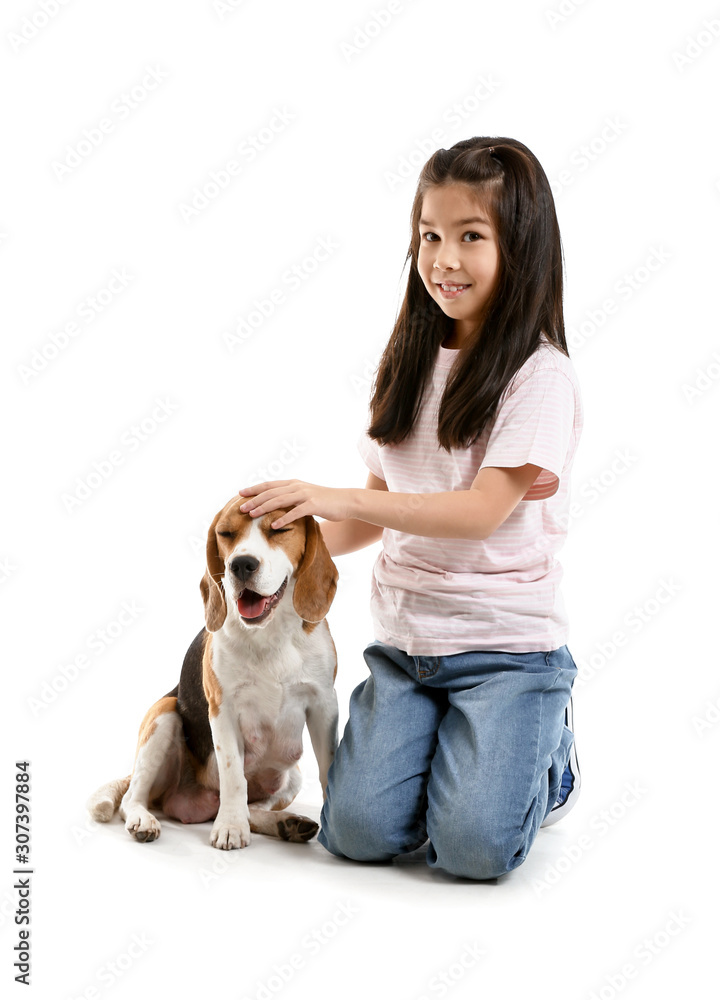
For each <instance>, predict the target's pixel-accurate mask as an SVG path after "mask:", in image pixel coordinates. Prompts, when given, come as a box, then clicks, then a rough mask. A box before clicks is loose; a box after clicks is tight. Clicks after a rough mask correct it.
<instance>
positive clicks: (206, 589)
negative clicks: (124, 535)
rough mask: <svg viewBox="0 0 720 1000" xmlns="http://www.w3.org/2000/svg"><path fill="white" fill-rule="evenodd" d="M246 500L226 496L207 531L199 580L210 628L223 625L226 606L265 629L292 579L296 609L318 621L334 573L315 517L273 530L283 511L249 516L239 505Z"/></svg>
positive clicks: (327, 603)
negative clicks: (204, 562) (205, 566)
mask: <svg viewBox="0 0 720 1000" xmlns="http://www.w3.org/2000/svg"><path fill="white" fill-rule="evenodd" d="M245 500H246V498H245V497H240V496H237V497H234V498H233V499H232V500H230V501H228V503H226V504H225V506H224V507H223V509H222V510H221V511H219V512H218V513H217V514H216V515H215V518H214V520H213V522H212V524H211V525H210V529H209V531H208V539H207V570H206V571H205V575H204V576H203V578H202V580H201V581H200V592H201V593H202V598H203V603H204V605H205V624H206V626H207V630H208V632H217V631H218V630H219V629H221V628H222V627H223V625H224V624H225V620H226V618H227V616H228V608H229V607H230V609H231V611H230V614H232V615H234V616H236V618H237V621H238V622H239V623H240V624H241V625H242V626H244V627H245V628H248V629H256V628H264V627H265V626H266V625H267V624H268V622H270V621H271V620H272V618H273V617H274V615H275V609H276V608H277V607H278V605H279V604H280V602H281V601H282V600H283V597H284V595H285V591H286V588H287V586H288V584H289V583H290V581H291V580H292V581H293V587H292V603H293V607H294V608H295V611H296V612H297V614H298V615H299V616H300V617H301V618H302V619H303V621H306V622H319V621H322V620H323V618H324V617H325V616H326V615H327V613H328V611H329V609H330V605H331V604H332V601H333V598H334V596H335V590H336V586H337V578H338V572H337V569H336V568H335V564H334V563H333V561H332V559H331V558H330V553H329V552H328V550H327V547H326V545H325V541H324V539H323V537H322V533H321V531H320V527H319V525H318V523H317V521H316V520H315V518H314V517H312V516H310V515H307V516H305V517H302V518H299V519H298V520H297V521H293V522H292V523H291V524H288V525H286V526H285V527H284V528H280V529H279V530H274V529H273V528H271V527H270V525H271V524H272V522H273V521H276V520H277V519H278V518H279V517H280V516H281V515H282V514H285V513H287V510H284V509H283V508H278V509H277V510H274V511H271V512H268V513H267V514H264V515H262V516H260V517H256V518H253V517H250V515H249V514H244V513H243V512H242V511H241V510H240V506H241V505H242V504H243V503H245Z"/></svg>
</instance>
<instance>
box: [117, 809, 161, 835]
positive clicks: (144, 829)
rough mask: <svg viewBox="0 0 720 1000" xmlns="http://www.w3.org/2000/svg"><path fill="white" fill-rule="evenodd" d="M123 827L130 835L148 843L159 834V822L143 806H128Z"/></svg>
mask: <svg viewBox="0 0 720 1000" xmlns="http://www.w3.org/2000/svg"><path fill="white" fill-rule="evenodd" d="M125 829H126V830H127V832H128V833H129V834H130V836H131V837H134V838H135V840H139V841H140V842H141V843H143V844H149V843H150V842H151V841H153V840H157V838H158V837H159V836H160V824H159V823H158V821H157V820H156V819H155V817H154V816H153V814H152V813H150V812H148V811H147V809H145V808H144V806H130V808H129V810H128V812H127V818H126V821H125Z"/></svg>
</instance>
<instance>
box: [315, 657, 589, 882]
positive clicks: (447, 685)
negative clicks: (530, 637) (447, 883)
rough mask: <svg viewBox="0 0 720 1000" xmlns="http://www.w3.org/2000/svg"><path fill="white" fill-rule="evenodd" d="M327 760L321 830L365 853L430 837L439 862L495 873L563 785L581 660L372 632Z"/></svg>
mask: <svg viewBox="0 0 720 1000" xmlns="http://www.w3.org/2000/svg"><path fill="white" fill-rule="evenodd" d="M364 656H365V661H366V663H367V665H368V667H369V668H370V676H369V677H368V678H367V679H366V680H364V681H363V682H362V683H361V684H359V685H358V686H357V687H356V688H355V690H354V691H353V693H352V696H351V698H350V717H349V719H348V722H347V725H346V727H345V731H344V733H343V737H342V739H341V741H340V744H339V746H338V749H337V753H336V755H335V759H334V761H333V763H332V765H331V767H330V770H329V773H328V785H327V794H326V798H325V803H324V805H323V809H322V814H321V817H320V822H321V830H320V832H319V834H318V840H319V841H320V843H321V844H322V845H323V847H325V848H326V849H327V850H328V851H330V852H331V853H332V854H336V855H338V856H339V857H346V858H352V859H354V860H356V861H388V860H390V859H391V858H393V857H395V856H397V855H399V854H405V853H407V852H409V851H413V850H415V849H416V848H418V847H421V846H422V845H423V844H424V843H425V842H426V841H428V848H427V856H426V860H427V863H428V865H430V867H431V868H442V869H443V870H445V871H446V872H450V873H451V874H454V875H459V876H463V877H465V878H473V879H491V878H497V877H498V876H500V875H504V874H505V873H506V872H509V871H512V869H513V868H517V867H518V865H520V864H522V862H523V861H524V860H525V858H526V856H527V853H528V851H529V850H530V847H531V845H532V843H533V841H534V839H535V837H536V835H537V832H538V830H539V829H540V824H541V823H542V821H543V820H544V819H545V816H546V815H547V814H548V813H549V812H550V810H551V809H552V807H553V805H554V804H555V801H556V799H557V796H558V793H559V790H560V782H561V779H562V775H563V771H564V770H565V766H566V764H567V762H568V758H569V755H570V748H571V746H572V741H573V734H572V732H571V731H570V730H569V729H568V728H567V726H566V725H565V718H564V713H565V707H566V705H567V703H568V701H569V699H570V692H571V689H572V684H573V681H574V679H575V676H576V674H577V667H576V665H575V662H574V660H573V658H572V656H571V655H570V653H569V651H568V648H567V646H560V647H559V648H558V649H553V650H550V651H549V652H538V653H505V652H495V651H487V650H480V651H475V652H467V653H455V654H452V655H449V656H410V655H408V654H407V653H405V652H403V651H402V650H400V649H396V648H395V647H394V646H391V645H388V644H387V643H383V642H372V643H370V645H369V646H368V647H367V649H366V650H365V653H364Z"/></svg>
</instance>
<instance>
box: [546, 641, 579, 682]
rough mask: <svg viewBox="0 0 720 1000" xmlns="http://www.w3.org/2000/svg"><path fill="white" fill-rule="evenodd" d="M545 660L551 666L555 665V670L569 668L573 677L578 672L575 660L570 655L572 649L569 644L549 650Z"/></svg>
mask: <svg viewBox="0 0 720 1000" xmlns="http://www.w3.org/2000/svg"><path fill="white" fill-rule="evenodd" d="M545 662H546V663H547V665H548V666H549V667H554V669H555V670H563V669H565V670H569V671H570V672H571V673H572V675H573V678H574V677H575V675H576V674H577V666H576V665H575V660H573V658H572V656H571V655H570V650H569V649H568V648H567V646H559V647H558V648H557V649H551V650H549V652H547V653H546V654H545Z"/></svg>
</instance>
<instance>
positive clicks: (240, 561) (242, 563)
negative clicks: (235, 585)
mask: <svg viewBox="0 0 720 1000" xmlns="http://www.w3.org/2000/svg"><path fill="white" fill-rule="evenodd" d="M259 565H260V560H259V559H256V558H255V556H235V558H234V559H233V561H232V562H231V563H230V570H231V571H232V573H233V574H234V575H235V576H236V577H237V578H238V580H239V581H240V583H245V581H246V580H247V578H248V577H249V576H250V574H251V573H254V572H255V570H256V569H257V568H258V566H259Z"/></svg>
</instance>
